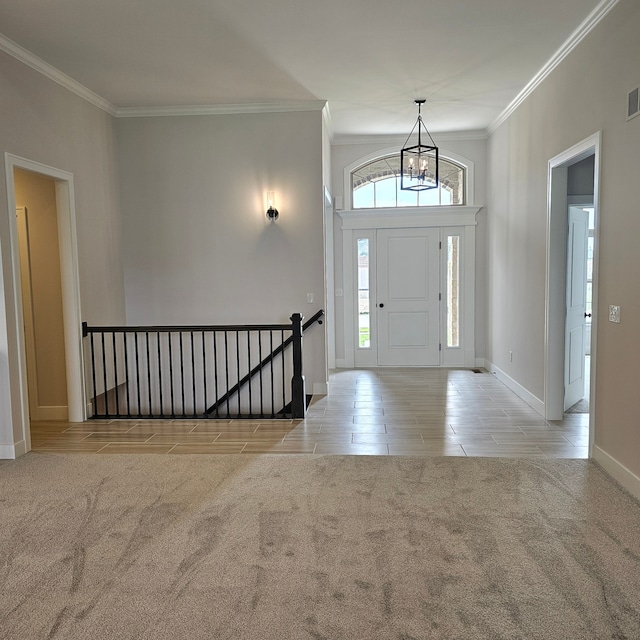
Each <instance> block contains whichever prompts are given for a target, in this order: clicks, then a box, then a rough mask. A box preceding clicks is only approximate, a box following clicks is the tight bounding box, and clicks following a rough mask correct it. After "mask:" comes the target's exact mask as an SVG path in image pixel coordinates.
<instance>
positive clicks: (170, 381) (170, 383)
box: [167, 331, 176, 418]
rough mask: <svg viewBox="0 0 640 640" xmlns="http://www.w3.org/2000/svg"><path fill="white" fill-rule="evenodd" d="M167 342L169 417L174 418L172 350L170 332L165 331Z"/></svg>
mask: <svg viewBox="0 0 640 640" xmlns="http://www.w3.org/2000/svg"><path fill="white" fill-rule="evenodd" d="M167 342H168V343H169V392H170V394H171V417H172V418H175V417H176V407H175V404H174V401H173V348H172V343H173V340H172V336H171V332H169V331H167Z"/></svg>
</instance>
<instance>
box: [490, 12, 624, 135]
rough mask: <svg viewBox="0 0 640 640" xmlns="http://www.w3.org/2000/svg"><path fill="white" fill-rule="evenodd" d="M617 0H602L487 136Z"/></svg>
mask: <svg viewBox="0 0 640 640" xmlns="http://www.w3.org/2000/svg"><path fill="white" fill-rule="evenodd" d="M618 1H619V0H602V1H601V2H600V3H599V4H598V6H597V7H596V8H595V9H594V10H593V11H592V12H591V13H590V14H589V15H588V16H587V17H586V18H585V19H584V21H583V22H582V23H581V24H580V26H579V27H578V28H577V29H576V30H575V31H574V32H573V33H572V34H571V35H570V36H569V38H568V39H567V40H566V41H565V42H564V44H563V45H562V46H561V47H560V48H559V49H558V50H557V51H556V52H555V53H554V54H553V56H551V58H550V59H549V60H548V61H547V63H546V64H545V65H544V67H542V69H540V71H538V73H536V75H535V76H533V78H532V79H531V80H530V81H529V83H528V84H527V85H526V86H525V88H524V89H523V90H522V91H521V92H520V93H519V94H518V95H517V96H516V97H515V98H514V99H513V100H512V101H511V102H510V103H509V105H508V106H507V108H506V109H505V110H504V111H503V112H502V113H501V114H500V115H499V116H498V117H497V118H496V119H495V120H494V121H493V122H492V123H491V125H490V126H489V128H488V129H487V131H488V133H489V135H491V134H493V133H495V131H496V130H497V129H498V127H500V125H501V124H503V123H504V122H505V121H506V120H507V119H508V118H509V116H511V115H512V114H513V112H514V111H515V110H516V109H517V108H518V107H519V106H520V105H521V104H522V103H523V102H524V101H525V100H526V99H527V98H528V97H529V96H530V95H531V94H532V93H533V92H534V91H535V90H536V89H537V87H538V86H539V85H540V84H541V83H542V82H543V81H544V80H545V79H546V78H547V77H548V76H549V75H550V74H551V73H552V72H553V70H554V69H555V68H556V67H557V66H559V65H560V63H561V62H562V61H563V60H564V59H565V58H566V57H567V56H568V55H569V54H570V53H571V52H572V51H573V50H574V49H575V48H576V47H577V46H578V45H579V44H580V43H581V42H582V41H583V40H584V39H585V38H586V37H587V36H588V35H589V34H590V33H591V32H592V31H593V30H594V29H595V28H596V26H597V25H598V24H599V23H600V22H601V21H602V20H603V19H604V17H605V16H606V15H607V14H608V13H609V12H610V11H611V10H612V9H613V8H614V7H615V6H616V5H617V4H618Z"/></svg>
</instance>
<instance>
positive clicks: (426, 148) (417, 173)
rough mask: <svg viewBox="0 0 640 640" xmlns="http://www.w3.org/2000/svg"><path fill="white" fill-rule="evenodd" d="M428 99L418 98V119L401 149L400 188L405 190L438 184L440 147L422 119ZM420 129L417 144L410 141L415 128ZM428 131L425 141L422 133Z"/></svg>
mask: <svg viewBox="0 0 640 640" xmlns="http://www.w3.org/2000/svg"><path fill="white" fill-rule="evenodd" d="M425 102H426V100H422V99H420V100H416V101H415V103H416V104H417V105H418V120H417V121H416V123H415V124H414V125H413V129H411V133H409V135H408V137H407V139H406V141H405V143H404V144H405V146H404V147H403V148H402V149H401V150H400V188H401V189H403V190H404V191H426V190H427V189H435V188H436V187H437V186H438V179H439V176H438V147H437V146H436V143H435V142H434V141H433V138H432V137H431V134H430V133H429V130H428V129H427V127H426V125H425V124H424V122H423V120H422V115H421V114H420V110H421V107H422V105H423V104H424V103H425ZM416 129H417V130H418V140H417V144H410V143H409V141H410V139H411V136H412V135H413V134H414V132H415V130H416ZM423 132H424V133H426V135H427V139H426V141H427V142H430V143H431V144H425V143H424V142H423V138H422V134H423Z"/></svg>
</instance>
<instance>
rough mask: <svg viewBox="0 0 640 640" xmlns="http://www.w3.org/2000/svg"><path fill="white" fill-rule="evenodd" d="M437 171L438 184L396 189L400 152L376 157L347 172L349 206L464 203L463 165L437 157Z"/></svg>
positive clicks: (398, 184) (464, 172)
mask: <svg viewBox="0 0 640 640" xmlns="http://www.w3.org/2000/svg"><path fill="white" fill-rule="evenodd" d="M434 160H435V158H432V159H431V161H430V162H434ZM438 172H439V180H440V186H439V188H437V189H429V190H426V191H421V192H419V193H418V192H413V191H407V190H403V189H400V153H396V154H393V155H390V156H386V157H384V158H378V159H377V160H373V161H371V162H368V163H367V164H364V165H362V166H361V167H358V169H355V170H354V171H353V172H352V173H351V190H352V194H353V197H352V206H353V208H354V209H365V208H382V207H384V208H389V207H392V208H394V207H415V206H419V207H428V206H434V205H439V204H443V205H461V204H465V200H464V197H465V180H466V171H465V168H464V167H462V166H460V165H458V164H456V163H455V162H453V161H451V160H446V159H445V158H442V157H440V158H439V162H438Z"/></svg>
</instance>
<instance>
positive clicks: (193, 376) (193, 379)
mask: <svg viewBox="0 0 640 640" xmlns="http://www.w3.org/2000/svg"><path fill="white" fill-rule="evenodd" d="M189 333H190V334H191V382H192V384H193V415H194V416H195V415H196V412H197V408H198V400H197V398H196V347H195V345H194V342H193V331H190V332H189Z"/></svg>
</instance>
